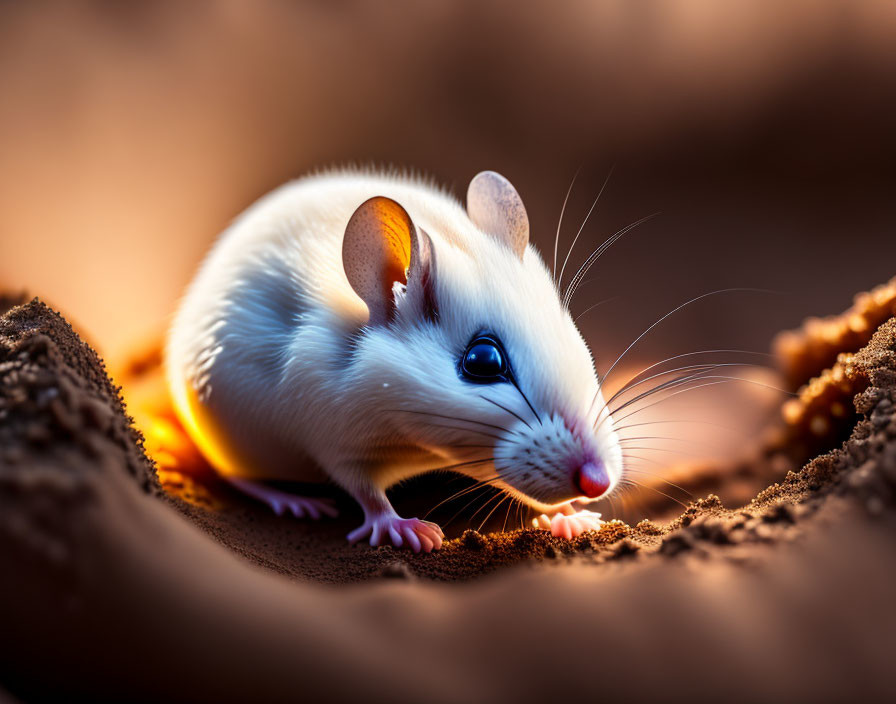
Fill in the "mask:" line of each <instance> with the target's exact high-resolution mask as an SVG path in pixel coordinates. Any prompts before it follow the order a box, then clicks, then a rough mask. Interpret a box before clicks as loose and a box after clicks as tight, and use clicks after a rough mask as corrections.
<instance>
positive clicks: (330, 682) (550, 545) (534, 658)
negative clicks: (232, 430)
mask: <svg viewBox="0 0 896 704" xmlns="http://www.w3.org/2000/svg"><path fill="white" fill-rule="evenodd" d="M844 351H847V350H844ZM852 351H853V352H856V353H855V354H854V355H853V356H852V357H851V358H850V365H851V368H852V369H854V373H855V374H856V375H858V376H860V377H861V378H862V379H863V380H864V381H863V384H862V386H864V387H865V388H864V390H862V391H861V392H860V393H858V395H857V396H856V399H855V408H856V411H857V416H856V417H857V418H858V422H857V423H856V424H855V426H854V427H853V428H852V432H851V436H850V437H849V439H848V441H847V442H845V443H844V444H843V445H842V447H836V448H832V449H831V450H830V451H829V452H826V453H825V454H822V455H820V456H818V457H816V458H815V459H813V460H812V461H810V462H809V463H808V464H806V465H805V466H804V467H803V468H802V469H800V470H798V471H791V472H787V473H786V475H785V476H781V477H780V481H778V482H776V483H773V484H771V485H770V486H768V487H767V488H766V489H764V490H763V491H761V492H760V493H759V494H758V495H757V496H756V497H755V498H754V499H753V500H752V501H750V502H749V503H747V504H746V505H745V506H743V507H735V508H728V507H725V506H723V505H722V503H721V502H720V501H719V499H718V498H717V497H716V496H714V495H710V496H707V497H706V498H704V499H701V500H698V501H696V502H694V503H692V504H691V505H690V506H689V507H688V508H687V509H686V510H685V511H684V512H683V513H682V514H681V515H680V516H679V517H678V518H676V519H675V520H673V521H671V522H668V523H664V524H660V523H651V522H648V521H643V522H641V523H638V524H637V525H635V526H628V525H626V524H624V523H621V522H618V521H617V522H611V523H608V524H607V525H605V526H604V527H603V528H602V529H601V530H600V531H597V532H594V533H590V534H586V535H584V536H582V537H581V538H579V539H577V540H574V541H564V540H560V539H556V538H553V537H551V536H550V535H549V534H548V533H546V532H543V531H535V530H515V531H510V532H507V533H487V534H480V533H477V532H474V531H467V532H464V533H463V534H462V535H461V536H460V537H459V538H457V539H454V540H451V541H449V542H448V543H447V544H446V545H445V547H444V548H443V550H442V551H440V552H438V553H434V554H431V555H413V554H410V553H407V552H403V551H399V550H395V549H392V548H388V547H384V548H378V549H372V548H369V547H364V546H358V547H354V548H352V547H349V546H348V545H347V544H346V543H345V541H344V537H343V536H344V534H345V533H346V532H347V530H348V529H349V528H351V527H352V526H353V525H354V524H355V522H356V521H357V519H358V518H359V516H356V515H353V514H351V512H350V511H349V513H348V515H346V517H345V518H344V519H342V520H339V521H333V522H320V523H304V522H298V521H291V520H285V519H277V518H275V517H273V516H269V515H268V514H267V513H266V512H265V511H264V510H262V509H261V508H260V507H255V506H254V505H252V504H249V503H246V502H243V501H241V500H240V499H238V498H237V497H235V496H233V495H230V494H228V493H227V492H226V491H224V490H223V488H222V487H221V486H220V485H217V484H216V483H215V482H214V479H213V478H212V477H209V476H207V475H203V474H202V473H201V472H200V473H197V474H194V475H192V476H191V477H190V476H188V475H186V474H184V473H181V474H178V475H177V476H178V477H179V479H178V478H177V477H174V476H173V475H171V474H169V476H168V477H167V480H168V481H167V486H168V488H169V489H173V493H172V492H164V491H163V490H162V489H161V487H160V485H159V483H158V482H157V480H156V472H155V469H154V465H153V463H152V462H151V461H150V460H149V459H148V458H147V456H146V454H145V453H144V449H143V445H142V436H141V435H140V434H139V433H138V432H136V431H135V430H134V429H133V428H132V426H131V424H130V419H129V417H128V416H127V414H126V411H125V409H124V407H123V404H122V402H121V399H120V396H119V390H118V389H117V388H116V387H114V386H113V385H112V383H111V382H110V380H109V378H108V376H107V374H106V373H105V369H104V367H103V364H102V361H101V360H100V359H99V358H98V357H97V355H96V354H95V353H94V352H93V351H92V350H91V349H90V348H89V347H88V346H87V345H86V344H85V343H83V342H82V341H81V340H80V339H79V338H78V336H77V335H76V334H75V333H74V331H73V330H72V329H71V327H70V326H69V325H68V324H67V323H66V322H65V321H64V320H63V319H62V318H61V317H60V316H59V315H58V314H56V313H54V312H53V311H51V310H50V309H49V308H47V307H46V306H44V305H43V304H41V303H40V302H38V301H36V300H35V301H32V302H31V303H28V304H25V305H20V306H18V307H14V308H12V309H11V310H10V311H9V312H8V313H6V314H5V315H4V316H3V317H2V318H0V555H3V558H2V559H3V561H4V563H5V568H6V569H5V570H4V572H5V573H6V574H7V578H6V579H4V580H0V620H2V621H3V622H4V623H6V624H9V628H10V629H11V630H10V631H9V632H10V633H12V634H13V635H14V637H9V636H7V637H5V638H3V639H2V646H0V681H2V682H3V683H4V684H6V685H7V687H8V688H9V689H10V690H11V691H12V692H14V693H17V694H20V695H22V696H25V697H29V698H30V697H35V696H51V695H58V694H60V693H61V692H66V693H68V694H69V695H71V694H72V693H75V694H82V695H84V694H90V695H91V696H92V697H94V698H106V697H112V698H126V699H142V698H153V697H160V696H165V697H168V698H173V699H187V698H190V697H201V698H203V699H206V698H209V699H210V698H216V699H218V700H227V701H231V700H240V699H246V698H250V699H255V700H272V699H281V698H289V697H290V695H292V696H297V695H296V693H297V692H301V693H302V694H303V696H304V695H307V696H308V697H310V698H312V699H314V698H315V697H320V696H323V695H328V698H332V699H335V700H345V699H355V698H357V697H358V696H361V695H362V693H363V696H365V698H368V699H374V700H389V701H422V700H423V699H427V700H437V701H497V700H511V699H512V700H514V701H521V700H534V699H539V698H540V699H545V698H548V697H551V698H556V697H559V696H561V694H564V693H565V694H568V695H572V694H579V695H581V694H582V693H584V692H586V691H588V690H589V689H590V690H591V691H593V692H594V693H596V694H597V693H599V694H601V695H602V696H623V697H625V696H626V695H633V696H632V697H631V698H635V699H638V698H643V697H646V696H665V697H666V698H672V699H679V698H684V697H693V696H699V695H701V694H703V695H707V694H708V693H709V692H713V693H714V695H716V696H724V697H726V698H730V699H732V700H742V699H751V698H752V699H754V700H755V699H757V698H760V699H762V698H779V697H782V696H787V697H790V698H791V699H793V700H806V699H809V698H813V699H815V700H817V699H818V698H821V699H823V700H824V699H838V698H842V697H846V696H849V697H851V698H855V697H858V696H860V695H863V696H875V697H883V696H891V695H892V693H893V691H892V690H893V685H892V683H891V682H892V680H891V677H890V673H889V668H890V663H889V653H891V652H892V650H891V649H892V647H893V645H894V642H893V641H894V639H896V615H894V611H893V609H892V608H891V603H892V596H891V594H890V593H889V590H888V589H887V588H886V586H887V584H889V583H891V580H892V578H893V577H894V576H896V551H894V550H893V545H894V542H893V541H894V539H896V533H894V527H896V513H894V511H893V509H894V506H896V405H894V403H896V319H891V320H889V321H887V322H885V323H884V324H883V325H882V326H881V327H880V328H879V330H878V331H877V332H876V333H875V334H874V336H873V338H872V339H871V340H870V342H869V343H868V344H867V345H866V346H865V347H864V348H863V349H862V350H860V351H856V350H852ZM149 366H150V367H152V364H150V365H149ZM785 436H786V433H785ZM829 439H830V440H831V441H832V442H833V441H834V439H833V438H829ZM757 456H758V457H760V458H761V459H757V460H756V463H755V464H754V465H753V466H752V472H753V475H754V477H763V478H765V477H768V476H771V475H772V474H774V468H775V467H780V465H778V464H775V462H774V461H773V458H774V457H775V456H776V455H775V453H774V452H767V453H764V454H763V453H758V455H757ZM750 472H751V467H748V466H740V467H738V468H736V471H731V472H728V473H727V474H726V472H724V471H721V470H720V471H719V472H718V473H717V479H718V480H719V481H723V480H724V477H725V476H728V477H729V478H731V479H732V481H738V477H741V478H742V477H743V476H744V475H749V474H750ZM178 482H180V483H178ZM163 484H166V482H165V481H163ZM135 489H136V491H135ZM433 489H434V487H433V486H427V485H422V488H421V486H418V487H416V488H415V489H414V491H412V492H409V493H412V494H413V493H416V494H417V495H419V494H420V492H421V491H423V492H424V493H425V492H426V491H433ZM439 490H440V491H441V492H444V487H443V486H441V485H439ZM399 498H400V500H408V501H411V497H409V496H407V495H405V497H404V498H403V499H402V498H401V497H399ZM418 498H419V496H418ZM426 498H427V500H431V499H432V498H433V495H430V496H428V497H426ZM172 509H174V510H172ZM178 514H179V515H178ZM183 517H186V518H187V519H188V520H187V521H184V520H183ZM197 526H198V527H199V529H200V530H196V527H197ZM498 527H500V526H498ZM209 536H211V537H212V538H213V539H214V540H209ZM215 542H217V543H218V545H216V544H215ZM220 545H223V546H224V547H225V548H226V550H225V549H222V548H221V547H220ZM234 553H236V554H237V555H239V556H242V557H243V558H245V559H246V560H247V561H248V564H247V562H246V561H243V560H239V559H235V558H234ZM253 563H254V564H253ZM511 565H527V566H528V567H529V569H528V570H525V571H521V570H519V569H517V570H507V569H506V568H507V567H508V566H511ZM259 566H260V567H261V568H264V569H258V567H259ZM489 572H498V573H499V574H498V575H496V576H494V577H493V578H491V579H488V580H478V581H476V582H475V583H474V584H473V585H469V586H467V587H464V588H460V587H454V588H453V589H451V590H448V591H446V587H444V586H442V587H439V586H437V585H434V584H429V583H427V581H425V580H440V581H458V580H469V579H470V578H472V577H477V576H481V575H483V574H485V573H489ZM282 575H285V576H287V577H289V578H291V579H290V580H289V581H287V580H284V579H283V578H282ZM370 578H376V579H375V580H374V581H373V582H370V581H367V583H366V584H364V585H362V586H358V587H354V588H350V589H340V590H332V589H329V590H322V589H321V588H320V587H318V586H315V585H313V584H302V583H298V582H297V580H298V581H311V582H325V583H347V582H356V581H359V580H369V579H370ZM382 578H398V579H382ZM409 581H412V582H414V584H407V582H409ZM346 672H350V673H351V675H352V676H351V677H349V678H346V677H345V673H346ZM645 673H649V675H648V676H645ZM626 698H628V697H626Z"/></svg>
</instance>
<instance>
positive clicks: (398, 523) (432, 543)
mask: <svg viewBox="0 0 896 704" xmlns="http://www.w3.org/2000/svg"><path fill="white" fill-rule="evenodd" d="M368 536H370V544H371V545H374V546H377V545H384V544H386V543H388V542H391V543H392V545H394V546H395V547H397V548H400V547H402V546H407V547H409V548H410V549H411V550H413V551H414V552H420V551H421V550H422V551H423V552H432V551H433V550H438V549H439V548H440V547H442V540H443V539H444V538H445V534H444V533H442V529H441V528H439V526H437V525H436V524H435V523H430V522H429V521H421V520H420V519H419V518H401V517H400V516H397V515H396V514H394V513H392V514H380V515H378V516H374V517H373V518H367V519H365V521H364V525H362V526H361V527H360V528H358V529H357V530H353V531H352V532H351V533H349V534H348V541H349V542H350V543H356V542H358V541H359V540H362V539H363V538H366V537H368Z"/></svg>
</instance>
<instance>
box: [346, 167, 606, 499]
mask: <svg viewBox="0 0 896 704" xmlns="http://www.w3.org/2000/svg"><path fill="white" fill-rule="evenodd" d="M441 215H442V216H441V217H434V216H433V215H432V213H428V212H426V211H425V210H423V209H421V213H419V214H418V218H420V221H418V222H416V223H415V222H414V221H413V220H412V218H411V216H410V215H409V214H408V213H407V212H406V211H405V209H404V208H403V207H402V206H401V205H399V204H398V203H397V202H396V201H394V200H391V199H389V198H385V197H377V198H373V199H371V200H368V201H367V202H365V203H364V204H362V205H361V206H360V207H359V208H358V210H357V211H356V212H355V214H354V215H353V216H352V218H351V220H350V221H349V223H348V226H347V228H346V233H345V239H344V242H343V265H344V268H345V273H346V276H347V278H348V280H349V282H350V283H351V285H352V287H353V288H354V290H355V292H356V293H357V294H358V295H359V296H360V297H361V299H362V300H363V301H364V302H365V303H366V304H367V307H368V309H369V311H370V319H369V323H368V326H367V327H366V328H365V329H364V330H363V331H362V334H361V336H360V339H359V341H358V344H357V346H356V349H355V360H354V361H355V362H356V369H358V370H363V371H362V372H359V378H361V379H363V381H361V382H359V383H360V384H361V386H362V390H361V391H360V392H359V393H363V394H365V396H369V398H366V399H365V400H366V401H370V402H371V403H370V405H372V406H373V407H375V408H378V409H381V410H382V414H381V415H379V416H377V418H376V420H373V419H371V420H370V423H371V424H379V425H378V426H377V427H378V428H380V429H381V428H388V430H387V431H382V432H383V433H384V434H387V435H388V434H392V435H394V436H395V437H396V438H398V437H401V438H402V441H403V442H406V441H407V440H410V441H411V442H412V443H413V444H414V445H415V446H416V447H418V448H421V449H424V450H425V451H427V453H429V455H430V456H431V457H436V458H439V459H440V460H441V461H440V465H441V466H447V467H448V468H451V469H453V470H454V471H459V472H462V473H464V474H468V475H470V476H473V477H475V478H477V479H480V480H483V481H488V482H490V483H492V484H494V485H496V486H499V487H501V488H503V489H504V490H506V491H507V492H509V493H510V494H511V495H513V496H514V497H516V498H517V499H519V500H521V501H523V502H525V503H527V504H529V505H531V506H533V507H535V508H538V509H539V510H547V509H548V508H549V507H551V506H555V505H557V504H561V503H564V502H567V501H570V500H573V499H582V498H584V499H588V500H592V499H597V498H600V497H602V496H605V495H607V494H608V493H610V492H611V491H612V489H613V488H614V487H615V485H616V484H617V482H618V481H619V478H620V475H621V472H622V456H621V450H620V447H619V443H618V440H617V438H616V434H615V432H614V431H613V428H612V419H611V418H609V416H608V411H607V409H606V407H605V404H604V401H603V398H602V396H601V391H600V386H599V382H598V379H597V376H596V374H595V370H594V364H593V360H592V358H591V354H590V352H589V350H588V347H587V345H586V344H585V342H584V340H583V339H582V337H581V335H580V333H579V331H578V330H577V329H576V327H575V324H574V323H573V321H572V319H571V317H570V315H569V311H568V310H567V309H566V307H565V306H564V304H563V303H562V302H561V299H560V296H559V294H558V290H557V286H556V284H555V283H554V281H553V279H552V277H551V275H550V274H549V272H548V270H547V268H546V267H545V266H544V264H543V262H542V260H541V259H540V257H539V256H538V254H537V253H536V252H535V250H534V249H533V248H531V247H530V246H529V220H528V217H527V215H526V210H525V208H524V206H523V203H522V200H521V199H520V196H519V194H518V193H517V191H516V190H515V189H514V188H513V186H512V185H511V184H510V183H509V182H508V181H507V180H506V179H504V178H503V177H502V176H500V175H499V174H496V173H494V172H483V173H481V174H479V175H478V176H476V178H474V179H473V181H472V182H471V183H470V187H469V189H468V193H467V211H466V213H463V211H461V210H460V209H459V208H458V209H457V211H456V212H453V211H451V212H447V215H446V214H445V213H441ZM384 419H385V420H384ZM378 432H379V431H378ZM395 444H401V443H398V442H396V443H395Z"/></svg>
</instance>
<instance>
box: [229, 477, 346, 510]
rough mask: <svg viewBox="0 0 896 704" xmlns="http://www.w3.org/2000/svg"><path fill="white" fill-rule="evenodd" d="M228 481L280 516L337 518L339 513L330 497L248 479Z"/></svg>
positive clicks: (231, 479)
mask: <svg viewBox="0 0 896 704" xmlns="http://www.w3.org/2000/svg"><path fill="white" fill-rule="evenodd" d="M227 482H228V483H229V484H230V485H231V486H232V487H233V488H234V489H236V490H237V491H239V492H241V493H243V494H245V495H246V496H251V497H252V498H253V499H256V500H257V501H261V502H262V503H263V504H265V505H266V506H268V507H269V508H270V509H271V510H272V511H273V512H274V513H275V514H277V515H278V516H283V515H285V514H290V513H291V514H292V515H293V516H295V517H296V518H312V519H314V520H317V519H319V518H321V517H322V516H329V517H330V518H336V516H337V515H339V512H338V511H337V510H336V506H335V505H334V504H333V502H332V501H331V500H330V499H318V498H312V497H308V496H298V495H297V494H290V493H289V492H286V491H280V490H279V489H274V488H273V487H269V486H265V485H264V484H260V483H258V482H253V481H250V480H248V479H234V478H228V480H227Z"/></svg>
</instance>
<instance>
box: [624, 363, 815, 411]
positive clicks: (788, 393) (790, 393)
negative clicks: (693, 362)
mask: <svg viewBox="0 0 896 704" xmlns="http://www.w3.org/2000/svg"><path fill="white" fill-rule="evenodd" d="M704 371H712V369H708V370H704ZM703 379H726V380H728V381H742V382H743V383H745V384H752V385H754V386H760V387H762V388H764V389H770V390H772V391H777V392H779V393H782V394H785V395H786V396H796V395H797V394H796V393H794V392H793V391H788V390H787V389H782V388H781V387H780V386H775V385H774V384H766V383H765V382H763V381H759V380H757V379H748V378H746V377H742V376H729V375H726V374H704V372H698V373H697V374H694V375H691V376H690V377H687V378H685V379H683V380H682V379H678V380H672V381H670V382H663V384H660V385H659V386H657V387H656V388H653V389H650V390H648V391H644V392H642V393H640V394H638V396H636V397H635V398H633V399H631V400H630V401H626V402H625V403H623V404H622V405H621V406H619V407H618V408H616V409H613V411H612V413H618V412H619V411H620V410H622V409H623V408H625V407H626V406H629V405H631V404H632V403H633V402H635V401H638V400H640V399H642V398H646V397H648V396H652V395H653V394H655V393H658V392H660V391H665V390H666V388H664V387H665V386H666V384H671V385H672V386H669V387H668V388H674V386H683V385H684V384H685V383H687V382H689V381H696V380H703Z"/></svg>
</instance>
